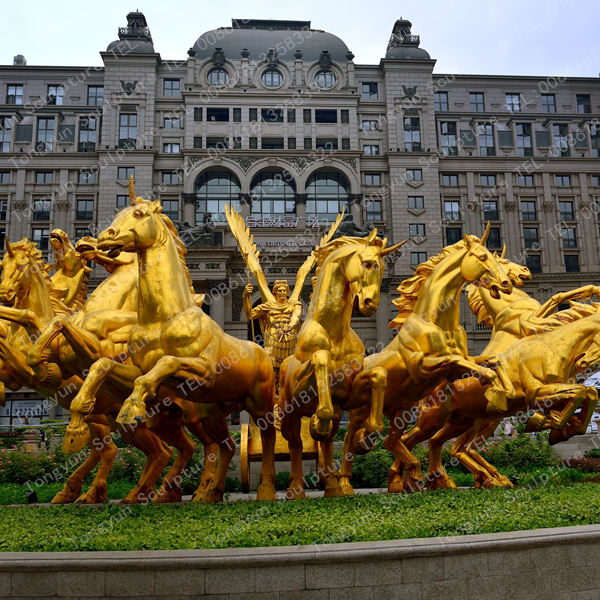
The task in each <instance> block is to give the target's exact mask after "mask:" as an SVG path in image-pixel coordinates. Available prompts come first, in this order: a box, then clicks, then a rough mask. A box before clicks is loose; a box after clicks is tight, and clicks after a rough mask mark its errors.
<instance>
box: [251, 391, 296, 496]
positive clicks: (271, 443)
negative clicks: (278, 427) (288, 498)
mask: <svg viewBox="0 0 600 600" xmlns="http://www.w3.org/2000/svg"><path fill="white" fill-rule="evenodd" d="M272 398H273V396H271V397H270V402H271V404H270V406H269V400H267V399H264V400H263V401H262V402H260V401H257V400H256V399H247V400H246V402H245V408H246V410H247V411H248V412H249V413H250V416H251V417H252V418H253V419H254V422H255V423H260V422H262V423H263V425H262V426H259V428H260V440H261V442H262V461H261V467H260V484H259V486H258V490H257V492H256V499H257V500H261V501H262V500H277V494H276V492H275V435H276V433H275V425H274V424H273V423H271V421H270V420H269V418H268V416H269V413H270V414H273V404H272ZM261 404H262V406H261ZM300 459H301V460H302V440H301V441H300Z"/></svg>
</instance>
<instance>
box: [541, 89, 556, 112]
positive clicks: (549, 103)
mask: <svg viewBox="0 0 600 600" xmlns="http://www.w3.org/2000/svg"><path fill="white" fill-rule="evenodd" d="M542 112H545V113H555V112H556V99H555V97H554V94H542Z"/></svg>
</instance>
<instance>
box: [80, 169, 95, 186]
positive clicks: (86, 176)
mask: <svg viewBox="0 0 600 600" xmlns="http://www.w3.org/2000/svg"><path fill="white" fill-rule="evenodd" d="M78 181H79V183H83V184H87V183H90V184H91V183H96V174H95V173H88V172H87V171H79V179H78Z"/></svg>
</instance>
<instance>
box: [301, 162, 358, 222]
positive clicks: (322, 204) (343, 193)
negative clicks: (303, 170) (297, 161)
mask: <svg viewBox="0 0 600 600" xmlns="http://www.w3.org/2000/svg"><path fill="white" fill-rule="evenodd" d="M349 191H350V185H349V183H348V180H347V179H346V178H345V177H344V175H342V174H341V173H336V172H333V171H329V172H328V171H319V172H318V173H314V174H313V175H311V176H310V177H309V178H308V181H307V182H306V193H307V195H308V200H307V202H306V214H307V215H308V216H313V215H315V216H317V217H319V220H321V219H327V220H328V221H334V220H335V218H336V217H337V215H338V214H339V213H341V212H342V208H343V207H346V212H348V192H349Z"/></svg>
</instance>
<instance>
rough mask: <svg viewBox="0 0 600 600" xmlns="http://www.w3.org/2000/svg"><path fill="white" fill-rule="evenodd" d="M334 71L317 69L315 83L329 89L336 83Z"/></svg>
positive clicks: (319, 86)
mask: <svg viewBox="0 0 600 600" xmlns="http://www.w3.org/2000/svg"><path fill="white" fill-rule="evenodd" d="M336 81H337V80H336V78H335V73H332V72H331V71H319V72H318V73H317V74H316V75H315V83H316V84H317V87H318V88H320V89H322V90H330V89H331V88H332V87H334V86H335V84H336Z"/></svg>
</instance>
